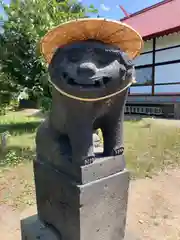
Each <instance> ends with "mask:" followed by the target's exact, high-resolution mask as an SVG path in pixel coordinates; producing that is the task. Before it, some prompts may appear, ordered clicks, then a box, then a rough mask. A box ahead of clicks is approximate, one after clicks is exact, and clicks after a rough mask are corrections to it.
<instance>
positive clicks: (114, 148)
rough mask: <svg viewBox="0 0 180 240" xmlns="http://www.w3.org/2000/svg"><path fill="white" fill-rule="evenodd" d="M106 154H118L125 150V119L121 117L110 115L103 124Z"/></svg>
mask: <svg viewBox="0 0 180 240" xmlns="http://www.w3.org/2000/svg"><path fill="white" fill-rule="evenodd" d="M102 131H103V138H104V155H105V156H116V155H121V154H123V152H124V146H123V121H122V119H121V117H119V118H117V117H116V116H114V118H113V117H110V118H109V119H107V120H106V124H105V125H104V126H103V129H102Z"/></svg>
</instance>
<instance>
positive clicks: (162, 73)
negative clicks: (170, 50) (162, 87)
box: [155, 63, 180, 84]
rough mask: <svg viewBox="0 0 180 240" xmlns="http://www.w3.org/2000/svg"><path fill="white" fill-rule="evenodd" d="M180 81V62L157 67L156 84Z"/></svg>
mask: <svg viewBox="0 0 180 240" xmlns="http://www.w3.org/2000/svg"><path fill="white" fill-rule="evenodd" d="M177 82H180V63H173V64H166V65H161V66H156V67H155V84H160V83H177Z"/></svg>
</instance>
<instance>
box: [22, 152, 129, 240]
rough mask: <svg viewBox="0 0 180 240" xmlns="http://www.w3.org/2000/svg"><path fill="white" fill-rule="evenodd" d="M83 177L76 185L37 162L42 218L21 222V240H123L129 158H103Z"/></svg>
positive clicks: (85, 172) (68, 177) (35, 172)
mask: <svg viewBox="0 0 180 240" xmlns="http://www.w3.org/2000/svg"><path fill="white" fill-rule="evenodd" d="M80 173H81V182H77V181H76V179H73V178H72V177H71V176H68V175H67V174H65V173H62V172H60V171H57V170H55V169H54V168H53V167H51V166H49V165H48V164H47V163H43V162H41V161H35V162H34V174H35V183H36V197H37V209H38V218H37V217H36V216H35V217H34V218H33V217H32V218H29V219H24V220H22V222H21V223H22V240H34V239H42V240H48V239H49V240H53V239H54V240H56V239H60V240H61V239H62V240H91V239H93V240H101V239H102V240H123V239H124V235H125V225H126V212H127V202H128V187H129V172H128V171H127V170H125V169H124V157H123V156H118V157H111V158H102V159H101V158H99V159H98V160H97V161H95V162H94V163H93V164H91V165H87V166H83V167H81V170H80ZM78 179H79V178H78ZM41 223H43V224H45V225H46V227H44V226H43V225H42V228H40V226H41ZM47 226H48V227H47ZM31 229H32V231H31ZM33 229H34V230H33ZM35 229H36V230H35ZM33 231H34V232H33ZM35 232H38V236H41V237H39V238H37V236H35V235H36V234H35Z"/></svg>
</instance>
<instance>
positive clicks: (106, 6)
mask: <svg viewBox="0 0 180 240" xmlns="http://www.w3.org/2000/svg"><path fill="white" fill-rule="evenodd" d="M79 2H82V3H83V4H85V5H90V4H93V5H94V6H95V7H96V8H97V9H98V10H99V15H100V16H101V17H105V18H110V19H115V20H119V19H121V18H123V17H124V14H123V12H122V10H121V9H120V8H119V5H121V6H123V7H124V9H125V10H126V12H128V13H129V14H132V13H134V12H137V11H139V10H141V9H143V8H146V7H148V6H151V5H153V4H156V3H158V2H161V1H160V0H79ZM95 17H96V16H95Z"/></svg>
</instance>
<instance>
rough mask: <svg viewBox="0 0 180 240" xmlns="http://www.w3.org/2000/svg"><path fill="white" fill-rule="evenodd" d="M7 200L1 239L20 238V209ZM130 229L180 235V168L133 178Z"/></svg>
mask: <svg viewBox="0 0 180 240" xmlns="http://www.w3.org/2000/svg"><path fill="white" fill-rule="evenodd" d="M7 187H8V186H7ZM8 204H9V203H8V202H7V204H6V205H1V207H0V239H6V240H11V239H13V240H19V239H20V230H19V229H20V227H19V220H20V214H21V211H20V210H15V208H13V207H10V206H8ZM35 209H36V208H35V206H32V207H30V208H29V209H27V211H25V214H24V213H23V216H25V215H26V216H27V215H31V214H34V212H35ZM127 229H130V231H131V233H132V235H134V238H136V237H137V238H139V239H140V240H144V239H146V240H178V239H180V170H179V169H178V170H168V171H166V172H163V173H160V174H159V175H158V176H155V177H153V178H152V179H140V180H136V181H132V182H131V185H130V194H129V205H128V219H127ZM12 234H13V235H12Z"/></svg>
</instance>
